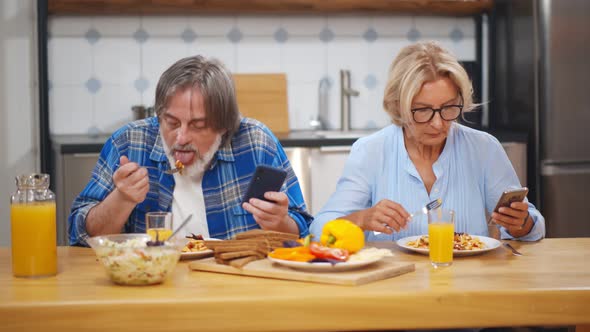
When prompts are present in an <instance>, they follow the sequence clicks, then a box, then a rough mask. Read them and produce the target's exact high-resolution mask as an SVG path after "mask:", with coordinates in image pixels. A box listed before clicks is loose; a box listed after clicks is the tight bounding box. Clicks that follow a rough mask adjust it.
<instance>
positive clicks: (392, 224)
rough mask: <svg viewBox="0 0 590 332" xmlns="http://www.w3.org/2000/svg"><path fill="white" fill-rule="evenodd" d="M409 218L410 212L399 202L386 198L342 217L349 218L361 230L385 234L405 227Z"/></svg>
mask: <svg viewBox="0 0 590 332" xmlns="http://www.w3.org/2000/svg"><path fill="white" fill-rule="evenodd" d="M409 218H410V214H409V213H408V212H407V211H406V209H404V207H403V206H401V204H398V203H396V202H394V201H391V200H388V199H383V200H381V201H379V203H377V204H376V205H375V206H373V207H371V208H368V209H365V210H362V211H358V212H355V213H352V214H350V215H348V216H346V217H344V219H349V220H350V221H352V222H354V223H355V224H357V225H358V226H359V227H360V228H362V229H363V230H371V231H377V232H381V233H385V234H391V233H393V231H394V230H395V231H396V232H399V231H400V230H401V229H402V228H405V227H406V224H407V223H408V220H409Z"/></svg>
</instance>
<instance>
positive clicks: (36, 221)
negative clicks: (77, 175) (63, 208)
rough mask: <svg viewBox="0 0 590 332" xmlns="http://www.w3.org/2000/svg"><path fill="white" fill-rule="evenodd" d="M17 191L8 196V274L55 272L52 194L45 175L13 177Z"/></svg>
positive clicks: (55, 250) (55, 245)
mask: <svg viewBox="0 0 590 332" xmlns="http://www.w3.org/2000/svg"><path fill="white" fill-rule="evenodd" d="M16 186H17V190H16V192H15V193H13V194H12V196H11V197H10V201H11V204H10V226H11V241H12V273H13V275H14V276H16V277H26V278H34V277H46V276H54V275H56V274H57V236H56V223H55V219H56V217H55V195H54V194H53V193H52V192H51V190H49V175H48V174H25V175H19V176H17V177H16Z"/></svg>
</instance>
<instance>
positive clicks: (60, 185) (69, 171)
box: [55, 153, 98, 245]
mask: <svg viewBox="0 0 590 332" xmlns="http://www.w3.org/2000/svg"><path fill="white" fill-rule="evenodd" d="M97 160H98V153H73V154H58V155H56V168H55V177H56V187H55V192H56V195H57V220H58V223H57V243H58V245H67V244H68V229H67V225H68V220H67V219H68V215H69V214H70V208H71V207H72V203H73V202H74V199H76V196H78V194H79V193H80V191H82V189H84V187H85V186H86V184H87V183H88V180H89V179H90V175H91V174H92V170H93V169H94V166H95V165H96V161H97Z"/></svg>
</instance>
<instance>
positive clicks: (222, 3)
mask: <svg viewBox="0 0 590 332" xmlns="http://www.w3.org/2000/svg"><path fill="white" fill-rule="evenodd" d="M493 3H494V2H493V0H462V1H457V0H396V1H391V0H372V1H366V0H330V1H323V0H200V1H186V0H168V1H144V0H48V12H49V14H50V15H189V14H201V15H202V14H227V13H251V14H281V13H283V14H284V13H289V14H293V13H300V14H301V13H303V14H305V13H309V14H311V13H326V14H328V13H353V12H372V13H377V14H383V13H405V14H414V15H433V14H435V15H452V16H456V15H473V14H478V13H481V12H484V11H488V10H490V9H491V8H492V6H493Z"/></svg>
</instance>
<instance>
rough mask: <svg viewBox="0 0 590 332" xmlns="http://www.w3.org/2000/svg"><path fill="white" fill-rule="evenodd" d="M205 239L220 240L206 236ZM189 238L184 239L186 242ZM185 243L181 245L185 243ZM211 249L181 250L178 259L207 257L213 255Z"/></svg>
mask: <svg viewBox="0 0 590 332" xmlns="http://www.w3.org/2000/svg"><path fill="white" fill-rule="evenodd" d="M204 240H205V241H221V240H220V239H213V238H206V239H204ZM188 241H189V239H186V243H188ZM186 243H185V244H184V245H183V248H184V246H185V245H186ZM213 253H214V252H213V250H211V249H206V250H201V251H191V252H183V253H181V254H180V260H186V259H200V258H207V257H211V256H213Z"/></svg>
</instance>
